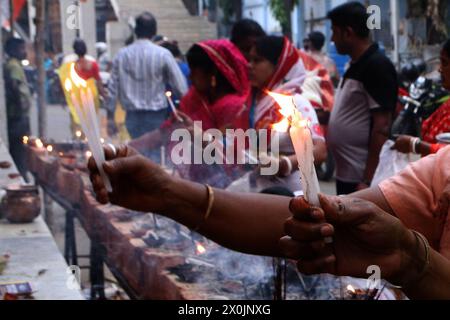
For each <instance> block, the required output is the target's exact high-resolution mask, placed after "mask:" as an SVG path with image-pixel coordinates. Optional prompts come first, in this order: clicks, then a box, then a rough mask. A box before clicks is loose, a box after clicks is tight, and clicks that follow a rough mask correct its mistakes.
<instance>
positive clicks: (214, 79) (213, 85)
mask: <svg viewBox="0 0 450 320" xmlns="http://www.w3.org/2000/svg"><path fill="white" fill-rule="evenodd" d="M211 87H213V88H215V87H217V79H216V76H212V78H211Z"/></svg>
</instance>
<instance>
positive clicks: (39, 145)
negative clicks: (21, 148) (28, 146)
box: [36, 139, 44, 149]
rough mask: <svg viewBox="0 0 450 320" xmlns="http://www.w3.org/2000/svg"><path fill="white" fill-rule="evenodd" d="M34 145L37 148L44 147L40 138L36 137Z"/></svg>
mask: <svg viewBox="0 0 450 320" xmlns="http://www.w3.org/2000/svg"><path fill="white" fill-rule="evenodd" d="M36 147H37V148H39V149H42V148H44V144H43V143H42V140H41V139H37V140H36Z"/></svg>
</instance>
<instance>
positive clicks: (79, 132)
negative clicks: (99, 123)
mask: <svg viewBox="0 0 450 320" xmlns="http://www.w3.org/2000/svg"><path fill="white" fill-rule="evenodd" d="M82 135H83V133H82V132H81V131H80V130H77V132H75V136H76V137H77V138H81V136H82Z"/></svg>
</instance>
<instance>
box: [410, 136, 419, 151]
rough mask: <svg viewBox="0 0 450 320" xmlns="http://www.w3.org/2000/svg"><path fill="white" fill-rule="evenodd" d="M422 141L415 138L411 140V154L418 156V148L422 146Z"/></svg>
mask: <svg viewBox="0 0 450 320" xmlns="http://www.w3.org/2000/svg"><path fill="white" fill-rule="evenodd" d="M420 142H421V141H420V139H419V138H413V139H411V152H412V153H414V154H417V153H418V152H417V147H418V145H419V144H420Z"/></svg>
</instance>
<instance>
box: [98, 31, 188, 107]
mask: <svg viewBox="0 0 450 320" xmlns="http://www.w3.org/2000/svg"><path fill="white" fill-rule="evenodd" d="M167 84H169V85H170V86H171V87H172V90H174V92H175V93H176V94H177V95H179V96H183V95H184V94H185V93H186V92H187V90H188V87H187V83H186V78H185V77H184V75H183V73H182V72H181V70H180V68H179V66H178V64H177V62H176V60H175V58H174V57H173V56H172V54H171V53H170V52H169V51H168V50H166V49H165V48H162V47H160V46H157V45H155V44H153V43H152V42H151V41H150V40H143V39H140V40H137V41H135V42H134V43H133V44H131V45H129V46H128V47H126V48H123V49H122V50H121V51H119V53H118V54H117V56H116V58H115V59H114V62H113V69H112V74H111V82H110V84H109V86H108V90H109V99H108V102H107V104H106V108H107V109H108V110H110V111H114V110H115V107H116V104H117V100H119V101H120V103H121V104H122V106H123V107H124V109H125V110H126V111H136V110H148V111H159V110H162V109H165V108H167V107H168V102H167V98H166V96H165V92H166V85H167Z"/></svg>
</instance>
